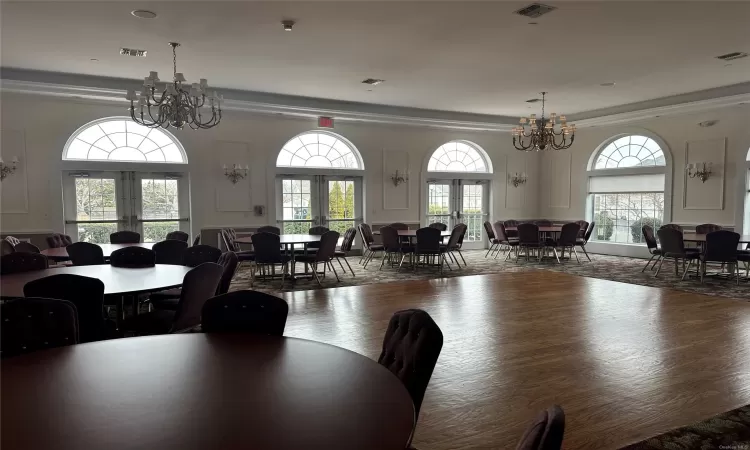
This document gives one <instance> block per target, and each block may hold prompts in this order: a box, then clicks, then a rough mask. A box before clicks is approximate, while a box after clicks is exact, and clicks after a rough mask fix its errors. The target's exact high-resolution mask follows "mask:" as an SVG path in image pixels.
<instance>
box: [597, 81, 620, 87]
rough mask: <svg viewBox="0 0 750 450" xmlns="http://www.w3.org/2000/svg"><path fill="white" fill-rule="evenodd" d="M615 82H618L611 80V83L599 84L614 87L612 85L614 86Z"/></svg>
mask: <svg viewBox="0 0 750 450" xmlns="http://www.w3.org/2000/svg"><path fill="white" fill-rule="evenodd" d="M615 84H616V83H615V82H614V81H610V82H609V83H602V84H600V85H599V86H603V87H612V86H614V85H615Z"/></svg>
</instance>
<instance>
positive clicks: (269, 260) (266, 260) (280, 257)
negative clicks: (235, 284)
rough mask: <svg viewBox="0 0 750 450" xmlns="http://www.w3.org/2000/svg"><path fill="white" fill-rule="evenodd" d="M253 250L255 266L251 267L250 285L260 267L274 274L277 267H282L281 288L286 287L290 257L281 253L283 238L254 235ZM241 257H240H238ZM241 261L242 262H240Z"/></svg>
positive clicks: (268, 234) (265, 233) (274, 235)
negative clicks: (268, 269) (285, 281)
mask: <svg viewBox="0 0 750 450" xmlns="http://www.w3.org/2000/svg"><path fill="white" fill-rule="evenodd" d="M252 241H253V248H254V249H255V257H254V264H253V265H252V266H251V267H250V280H251V281H250V285H251V286H252V282H253V280H254V278H253V276H254V275H253V274H254V271H255V270H256V269H257V268H258V267H270V268H271V271H272V272H274V271H275V270H276V269H275V268H276V266H277V265H280V266H281V288H283V287H284V278H285V277H286V276H287V275H289V261H290V260H291V258H290V257H289V255H286V254H283V253H282V252H281V237H280V236H279V235H278V234H274V233H269V232H265V231H262V232H259V233H255V234H253V235H252ZM237 256H238V257H239V255H237ZM240 261H241V260H240Z"/></svg>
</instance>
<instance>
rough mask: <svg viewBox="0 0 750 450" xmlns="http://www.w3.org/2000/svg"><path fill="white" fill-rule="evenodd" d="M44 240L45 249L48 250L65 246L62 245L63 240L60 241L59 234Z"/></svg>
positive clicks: (60, 236)
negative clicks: (45, 242)
mask: <svg viewBox="0 0 750 450" xmlns="http://www.w3.org/2000/svg"><path fill="white" fill-rule="evenodd" d="M45 239H46V241H47V247H49V248H61V247H65V245H64V244H63V239H62V235H61V234H58V233H54V234H51V235H49V236H47V237H46V238H45Z"/></svg>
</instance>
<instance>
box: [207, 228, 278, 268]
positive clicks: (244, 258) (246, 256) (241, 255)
mask: <svg viewBox="0 0 750 450" xmlns="http://www.w3.org/2000/svg"><path fill="white" fill-rule="evenodd" d="M261 233H267V232H266V231H261ZM221 239H222V240H223V241H224V247H225V248H226V249H227V251H232V252H234V253H235V254H236V255H237V259H238V260H239V261H240V263H239V264H240V266H242V263H243V262H250V263H251V268H250V270H251V271H252V270H253V269H252V262H253V261H254V260H255V247H254V246H253V250H242V247H240V244H238V243H237V242H235V239H237V233H236V232H235V231H234V229H233V228H224V229H222V230H221ZM217 259H218V258H217Z"/></svg>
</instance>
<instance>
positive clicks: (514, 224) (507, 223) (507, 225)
mask: <svg viewBox="0 0 750 450" xmlns="http://www.w3.org/2000/svg"><path fill="white" fill-rule="evenodd" d="M520 223H521V222H519V221H517V220H506V221H505V222H503V225H505V228H511V227H516V228H517V227H518V225H519V224H520ZM506 232H507V233H508V237H511V238H517V237H518V231H517V230H506Z"/></svg>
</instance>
